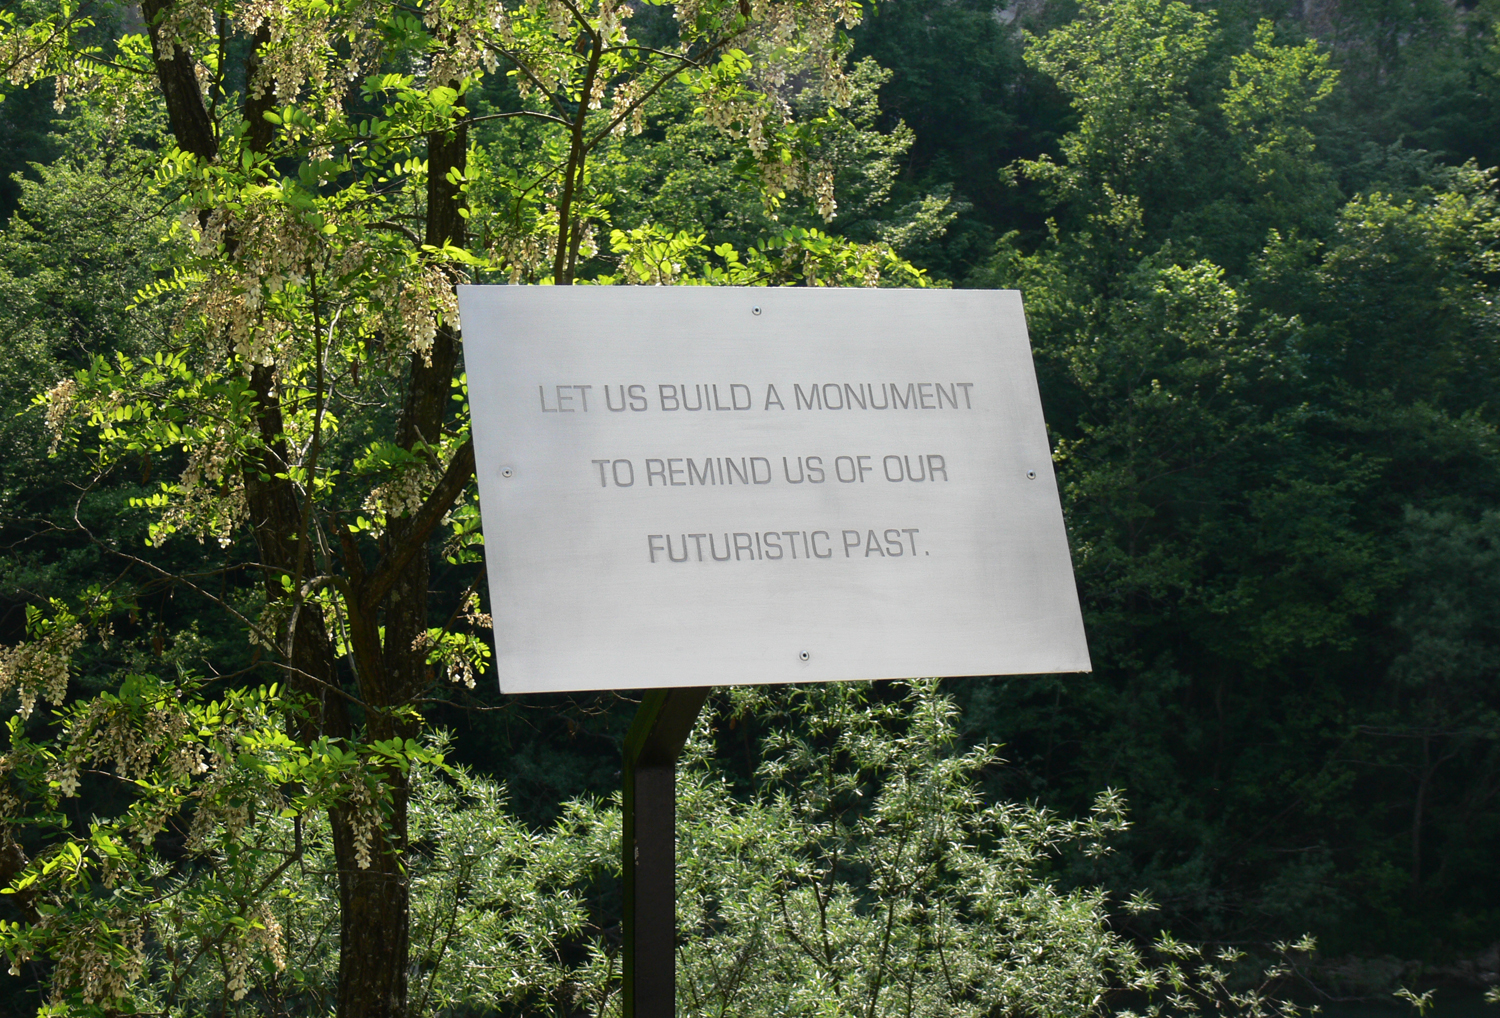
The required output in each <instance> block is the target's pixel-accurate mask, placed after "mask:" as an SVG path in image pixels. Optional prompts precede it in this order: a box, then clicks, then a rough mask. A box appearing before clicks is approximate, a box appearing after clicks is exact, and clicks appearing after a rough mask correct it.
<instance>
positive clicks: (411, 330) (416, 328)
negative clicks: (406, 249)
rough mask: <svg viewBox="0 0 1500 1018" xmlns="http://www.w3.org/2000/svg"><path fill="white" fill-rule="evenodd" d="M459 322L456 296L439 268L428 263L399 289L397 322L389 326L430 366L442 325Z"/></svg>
mask: <svg viewBox="0 0 1500 1018" xmlns="http://www.w3.org/2000/svg"><path fill="white" fill-rule="evenodd" d="M457 320H458V294H457V292H456V291H455V290H454V289H453V280H451V279H450V278H448V274H447V273H446V272H444V271H443V268H442V266H440V265H433V264H427V265H424V266H422V267H421V268H419V269H418V270H417V272H416V277H415V278H414V279H412V280H410V281H409V282H408V283H407V284H406V285H405V286H403V287H401V291H400V293H399V294H398V295H397V297H396V321H395V322H393V323H392V324H393V325H394V326H395V327H396V329H397V330H399V332H400V333H401V334H402V335H404V336H406V339H407V344H408V348H409V349H410V350H411V352H412V353H415V354H419V355H421V357H422V360H423V361H424V362H426V363H428V364H431V363H432V341H433V340H434V339H436V338H437V330H438V327H439V326H440V325H442V324H443V323H445V322H447V323H453V322H456V321H457Z"/></svg>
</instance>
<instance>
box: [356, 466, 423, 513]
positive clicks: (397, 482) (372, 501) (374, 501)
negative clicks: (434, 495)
mask: <svg viewBox="0 0 1500 1018" xmlns="http://www.w3.org/2000/svg"><path fill="white" fill-rule="evenodd" d="M436 483H437V472H436V471H435V470H433V469H432V467H431V465H430V464H428V463H426V462H421V463H413V464H410V465H409V466H407V467H406V468H405V469H403V470H401V471H400V472H399V473H398V474H396V476H395V477H393V478H391V479H390V480H389V481H386V482H385V483H384V484H381V485H377V486H376V487H374V488H372V489H371V490H370V494H368V495H366V496H365V501H364V509H365V511H366V512H368V513H369V514H370V515H371V516H373V517H374V520H375V524H376V526H377V527H378V528H380V529H384V528H385V527H386V525H387V524H388V523H389V521H391V520H394V519H400V518H401V517H403V516H409V515H411V514H412V513H414V512H416V511H417V510H418V509H420V508H422V503H423V501H425V499H426V497H427V495H426V492H428V491H430V490H432V486H433V485H434V484H436Z"/></svg>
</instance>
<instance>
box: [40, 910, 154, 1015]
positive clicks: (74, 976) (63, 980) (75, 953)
mask: <svg viewBox="0 0 1500 1018" xmlns="http://www.w3.org/2000/svg"><path fill="white" fill-rule="evenodd" d="M63 915H65V913H64V912H61V911H59V912H54V913H50V914H48V915H46V916H44V917H43V918H42V920H41V922H39V923H37V924H36V927H35V928H36V929H37V930H42V929H44V928H46V927H47V926H50V925H52V924H53V921H54V920H56V919H58V918H60V917H62V916H63ZM116 931H118V932H116ZM68 932H69V934H70V935H69V936H68V937H67V938H66V940H65V941H64V944H65V948H64V949H63V950H61V951H59V952H57V953H56V954H55V955H54V956H53V961H54V963H55V965H56V967H55V968H54V969H53V972H52V1004H53V1005H54V1006H60V1005H62V1004H63V1002H64V1001H65V1000H66V999H67V997H68V996H69V994H70V991H76V992H77V993H78V995H79V997H80V998H82V1003H84V1004H85V1005H90V1004H105V1003H110V1002H113V1001H116V1000H118V999H120V998H121V997H124V996H125V995H126V993H127V991H128V990H129V988H130V986H131V985H133V984H134V983H135V982H136V981H137V980H139V979H140V977H141V973H142V971H144V969H145V967H146V947H145V937H144V935H143V933H142V930H141V921H140V918H139V917H138V916H130V915H127V914H124V913H120V914H116V915H112V916H109V917H108V918H107V919H103V918H101V919H100V920H98V921H97V922H95V923H94V924H92V925H90V926H89V927H87V928H84V929H76V930H69V931H68ZM121 948H123V950H121ZM21 960H24V959H17V960H16V961H15V963H14V965H13V966H12V971H15V965H19V962H20V961H21Z"/></svg>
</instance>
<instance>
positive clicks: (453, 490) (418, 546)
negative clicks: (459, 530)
mask: <svg viewBox="0 0 1500 1018" xmlns="http://www.w3.org/2000/svg"><path fill="white" fill-rule="evenodd" d="M473 476H474V440H473V439H470V440H469V441H467V442H465V443H464V444H463V445H461V446H459V447H458V451H457V452H455V453H454V454H453V459H452V460H450V461H449V463H448V469H447V470H445V471H444V472H443V476H442V479H441V480H439V481H438V483H437V487H435V488H433V489H432V494H430V495H428V496H427V501H426V502H424V503H422V508H420V509H418V510H417V512H416V514H415V515H414V516H413V517H412V519H411V523H410V525H409V526H408V528H407V530H406V535H405V539H404V540H403V541H402V542H401V543H400V544H399V545H398V546H397V547H395V548H392V549H391V551H390V552H389V553H387V554H386V555H384V556H382V558H381V560H380V562H379V563H378V564H377V565H376V566H375V568H374V569H373V570H372V571H371V572H370V573H369V575H368V576H367V577H366V579H365V582H364V583H363V584H362V588H363V589H361V590H360V591H359V606H360V609H361V610H362V611H364V612H366V613H369V612H373V611H375V609H376V607H377V606H378V605H379V604H380V602H381V601H382V600H383V599H384V598H385V596H386V595H387V594H389V593H390V592H391V587H393V586H394V585H395V583H396V579H397V577H399V576H400V575H401V572H402V570H404V569H405V568H406V567H407V565H408V564H409V563H410V562H411V560H412V557H413V556H414V555H416V554H417V553H418V552H420V551H425V550H426V548H427V539H428V537H429V536H431V534H432V531H433V529H434V528H435V527H437V525H438V523H439V522H440V521H441V520H442V518H443V516H444V514H446V513H447V512H448V510H449V509H450V508H452V506H453V503H454V502H456V501H457V500H458V497H459V496H460V495H462V494H463V493H464V489H465V488H467V487H468V486H469V481H470V480H471V479H472V478H473Z"/></svg>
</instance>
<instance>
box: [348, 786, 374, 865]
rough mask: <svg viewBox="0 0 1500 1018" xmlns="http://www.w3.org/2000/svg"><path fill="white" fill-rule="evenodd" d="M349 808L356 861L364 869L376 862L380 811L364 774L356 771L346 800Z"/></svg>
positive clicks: (350, 828) (350, 829)
mask: <svg viewBox="0 0 1500 1018" xmlns="http://www.w3.org/2000/svg"><path fill="white" fill-rule="evenodd" d="M346 808H347V809H348V810H349V831H350V833H351V834H353V835H354V863H355V865H357V866H358V867H359V868H360V869H362V870H367V869H369V868H370V864H371V863H372V862H374V857H373V856H372V854H371V853H372V851H373V850H374V848H375V829H376V828H377V827H378V826H379V823H380V821H379V812H378V808H377V806H376V805H375V796H374V793H372V792H371V791H370V786H369V785H368V784H366V782H365V779H364V775H363V774H362V773H359V772H356V773H355V774H354V778H353V781H352V782H351V783H350V788H349V796H348V799H347V801H346Z"/></svg>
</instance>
